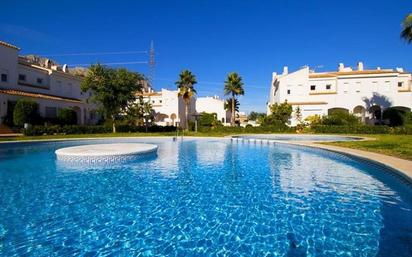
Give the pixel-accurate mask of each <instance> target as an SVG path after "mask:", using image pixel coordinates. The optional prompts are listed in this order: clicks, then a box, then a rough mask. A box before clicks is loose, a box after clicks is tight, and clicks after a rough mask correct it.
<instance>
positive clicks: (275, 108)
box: [264, 102, 293, 125]
mask: <svg viewBox="0 0 412 257" xmlns="http://www.w3.org/2000/svg"><path fill="white" fill-rule="evenodd" d="M270 112H271V114H270V115H268V116H267V117H266V118H265V120H264V123H265V124H267V125H270V124H272V125H273V124H283V125H284V124H286V123H287V122H288V121H289V119H290V117H291V115H292V112H293V109H292V105H290V104H288V103H287V102H284V103H281V104H278V103H275V104H273V105H272V106H270Z"/></svg>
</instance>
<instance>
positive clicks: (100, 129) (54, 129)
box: [23, 125, 176, 136]
mask: <svg viewBox="0 0 412 257" xmlns="http://www.w3.org/2000/svg"><path fill="white" fill-rule="evenodd" d="M116 129H117V132H123V133H133V132H145V131H146V128H145V127H144V126H133V125H119V126H118V127H117V128H116ZM172 131H176V127H174V126H165V127H161V126H151V127H149V132H172ZM111 132H112V127H111V126H104V125H99V126H96V125H93V126H88V125H64V126H60V125H52V126H33V127H30V128H28V129H25V130H24V131H23V133H24V135H26V136H41V135H54V134H67V135H69V134H104V133H111Z"/></svg>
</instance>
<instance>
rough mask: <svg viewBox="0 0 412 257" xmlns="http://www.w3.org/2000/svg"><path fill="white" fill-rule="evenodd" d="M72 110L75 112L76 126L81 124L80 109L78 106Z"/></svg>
mask: <svg viewBox="0 0 412 257" xmlns="http://www.w3.org/2000/svg"><path fill="white" fill-rule="evenodd" d="M72 109H73V110H74V111H75V112H76V116H77V125H80V124H82V109H81V108H80V107H79V106H73V107H72Z"/></svg>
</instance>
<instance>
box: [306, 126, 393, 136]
mask: <svg viewBox="0 0 412 257" xmlns="http://www.w3.org/2000/svg"><path fill="white" fill-rule="evenodd" d="M311 131H312V132H314V133H342V134H388V133H394V131H393V130H391V128H390V127H388V126H378V125H376V126H371V125H356V126H348V125H344V126H337V125H314V126H312V127H311Z"/></svg>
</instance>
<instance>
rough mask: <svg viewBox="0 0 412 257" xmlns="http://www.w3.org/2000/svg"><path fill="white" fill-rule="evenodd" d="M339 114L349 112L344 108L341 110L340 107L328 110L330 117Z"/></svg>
mask: <svg viewBox="0 0 412 257" xmlns="http://www.w3.org/2000/svg"><path fill="white" fill-rule="evenodd" d="M339 112H341V113H342V112H344V113H349V110H348V109H345V108H341V107H335V108H330V109H328V115H332V114H335V113H339Z"/></svg>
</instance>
